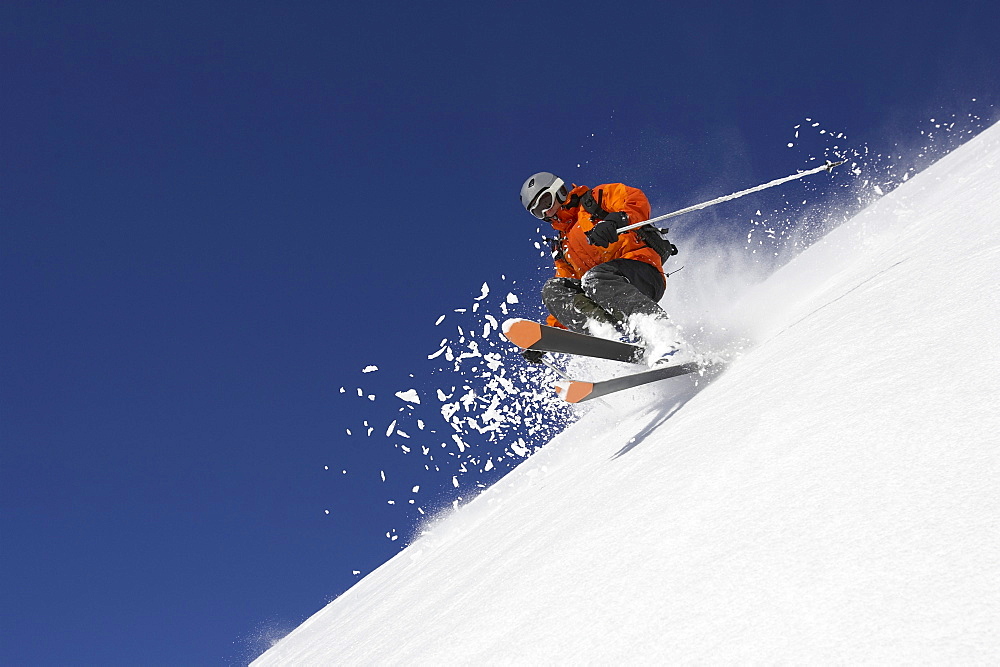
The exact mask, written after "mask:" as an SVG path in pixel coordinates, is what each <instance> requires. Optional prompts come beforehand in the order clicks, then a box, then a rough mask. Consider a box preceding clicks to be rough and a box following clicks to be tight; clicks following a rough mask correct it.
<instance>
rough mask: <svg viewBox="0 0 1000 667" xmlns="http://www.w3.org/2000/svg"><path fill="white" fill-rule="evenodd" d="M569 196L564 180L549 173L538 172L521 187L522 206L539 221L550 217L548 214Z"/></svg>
mask: <svg viewBox="0 0 1000 667" xmlns="http://www.w3.org/2000/svg"><path fill="white" fill-rule="evenodd" d="M567 196H569V193H568V192H567V191H566V184H565V183H563V180H562V179H561V178H559V177H557V176H556V175H555V174H551V173H549V172H547V171H540V172H538V173H537V174H535V175H534V176H532V177H531V178H529V179H528V180H526V181H525V182H524V185H522V186H521V205H522V206H524V208H525V209H527V211H528V212H529V213H531V215H533V216H535V217H536V218H538V219H539V220H545V219H546V218H548V217H550V216H548V215H547V214H548V213H550V212H552V209H553V208H554V207H555V206H556V205H558V204H562V203H563V202H564V201H566V197H567Z"/></svg>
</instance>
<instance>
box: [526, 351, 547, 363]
mask: <svg viewBox="0 0 1000 667" xmlns="http://www.w3.org/2000/svg"><path fill="white" fill-rule="evenodd" d="M521 356H522V357H524V358H525V360H527V362H528V363H530V364H540V363H542V359H543V358H544V357H545V353H544V352H542V351H541V350H522V351H521Z"/></svg>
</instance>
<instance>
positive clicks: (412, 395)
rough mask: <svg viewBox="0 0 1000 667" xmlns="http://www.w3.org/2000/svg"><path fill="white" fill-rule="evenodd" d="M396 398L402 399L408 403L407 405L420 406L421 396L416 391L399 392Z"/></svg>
mask: <svg viewBox="0 0 1000 667" xmlns="http://www.w3.org/2000/svg"><path fill="white" fill-rule="evenodd" d="M396 396H397V397H399V398H400V399H402V400H404V401H406V402H407V403H416V404H417V405H420V396H419V394H417V390H416V389H407V390H406V391H397V392H396Z"/></svg>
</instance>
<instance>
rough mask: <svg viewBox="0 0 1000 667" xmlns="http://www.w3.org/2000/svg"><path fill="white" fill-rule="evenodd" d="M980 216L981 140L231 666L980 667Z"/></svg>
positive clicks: (992, 424) (999, 172)
mask: <svg viewBox="0 0 1000 667" xmlns="http://www.w3.org/2000/svg"><path fill="white" fill-rule="evenodd" d="M998 212H1000V126H994V127H992V128H990V129H988V130H986V131H985V132H983V133H982V134H981V135H980V136H979V137H977V138H975V139H974V140H972V141H970V142H969V143H967V144H966V145H965V146H962V147H961V148H959V149H957V150H956V151H954V152H953V153H951V154H950V155H948V156H946V157H945V158H943V159H942V160H940V161H939V162H937V163H936V164H934V165H933V166H931V167H930V168H928V169H927V170H925V171H924V172H922V173H919V174H917V175H915V176H913V177H911V178H909V179H908V180H907V181H906V182H905V183H903V184H902V185H900V186H899V187H898V188H897V189H895V190H894V191H892V192H890V193H889V194H888V195H886V196H884V197H882V198H881V199H879V200H878V201H877V202H876V203H874V204H873V205H871V206H870V207H868V208H867V209H865V210H864V211H862V213H861V214H859V215H858V216H856V217H855V218H854V219H852V220H851V221H850V222H848V223H847V224H844V225H842V226H840V227H839V228H837V229H836V230H834V231H833V232H831V233H830V234H828V235H827V236H826V237H825V238H824V239H823V241H821V242H820V243H817V244H815V245H814V246H812V247H811V248H809V249H808V250H806V251H805V252H803V253H802V254H801V255H800V256H798V257H797V258H796V259H795V260H793V261H791V262H790V263H788V264H787V265H785V266H784V267H782V268H781V269H780V270H778V271H777V272H775V273H774V275H772V276H771V277H770V278H769V279H768V280H766V281H765V282H763V283H761V284H760V285H758V286H756V287H755V288H754V289H752V290H750V291H748V292H747V293H745V294H744V295H743V297H742V298H741V299H739V301H738V302H737V303H736V305H735V306H734V307H733V308H732V310H731V312H728V313H725V314H724V317H725V319H726V321H727V322H729V323H731V325H732V326H733V327H734V329H736V330H739V331H740V332H742V333H743V334H745V335H746V336H748V338H749V339H750V340H751V341H752V346H751V347H750V349H748V350H746V351H745V352H744V354H743V355H742V356H741V357H740V358H739V359H737V360H736V361H735V362H734V363H732V364H731V366H730V367H729V368H728V370H727V371H726V372H725V373H723V374H722V375H721V376H719V377H718V378H717V379H715V380H714V381H713V382H710V383H706V382H704V381H699V380H698V379H697V378H690V377H689V378H685V379H677V380H676V381H674V380H672V381H669V382H664V383H660V384H658V385H655V386H653V387H650V388H647V389H642V390H635V391H633V392H630V393H629V395H628V396H625V395H618V396H614V397H611V398H610V399H609V400H610V402H611V404H612V406H613V407H614V408H615V409H616V410H617V415H618V416H619V417H620V419H618V420H617V421H616V420H615V419H613V418H611V414H612V413H611V412H610V411H609V409H608V408H606V407H598V408H595V409H593V410H592V411H590V412H589V413H587V414H586V415H584V416H583V417H582V418H581V419H580V420H579V421H578V422H576V423H575V424H573V425H572V426H570V427H569V428H567V429H566V430H565V431H564V432H563V433H562V434H560V435H559V436H557V437H556V438H554V439H553V440H552V441H551V442H550V443H548V444H547V445H546V446H545V447H543V448H541V449H540V450H538V451H537V452H535V453H534V454H533V455H531V456H530V457H529V458H528V459H526V460H525V461H524V462H523V463H522V464H521V465H520V466H518V467H517V468H516V469H515V470H514V471H513V472H511V473H510V474H508V475H507V476H506V477H504V478H503V479H502V480H501V481H500V482H498V483H497V484H495V485H494V486H492V487H491V488H489V489H487V490H486V491H484V492H483V493H482V494H481V495H480V496H479V497H478V498H476V499H474V500H472V501H471V502H468V503H467V504H466V505H464V506H462V507H460V508H459V509H458V510H456V511H454V512H447V513H445V514H444V515H443V516H441V517H438V518H437V519H436V520H429V521H428V524H427V525H426V527H425V529H424V534H423V536H422V537H420V538H419V539H417V540H416V541H415V542H414V543H413V544H411V545H409V546H408V547H407V548H406V549H404V550H403V551H402V552H400V553H399V554H398V555H397V556H396V557H395V558H393V559H392V560H391V561H389V562H388V563H386V564H385V565H383V566H382V567H380V568H379V569H378V570H376V571H375V572H373V573H371V574H369V575H368V576H366V577H365V578H364V579H362V580H361V581H360V582H359V583H358V584H356V585H355V586H354V587H353V588H352V589H350V590H349V591H348V592H347V593H345V594H344V595H342V596H341V597H339V598H338V599H336V600H334V601H333V602H331V603H330V604H329V605H327V606H326V607H325V608H324V609H322V610H320V611H319V612H317V613H316V614H315V615H314V616H312V617H311V618H310V619H308V620H307V621H306V622H305V623H303V624H302V625H301V626H300V627H299V628H297V629H296V630H294V631H293V632H292V633H291V634H289V635H288V636H287V637H285V638H284V639H283V640H281V641H279V642H278V643H277V644H276V645H275V646H274V647H272V648H271V649H270V650H269V651H268V652H267V653H265V654H264V655H263V656H261V657H260V658H259V659H258V660H257V661H256V662H255V663H254V664H257V665H272V664H281V665H284V664H332V663H337V664H358V663H362V664H441V663H445V664H449V663H455V662H461V663H464V664H475V663H481V662H491V663H493V662H502V663H525V664H544V663H552V662H558V663H581V662H588V663H598V664H609V663H613V662H615V661H618V662H621V661H627V662H632V663H635V662H641V663H654V662H661V663H671V662H680V661H683V662H714V663H719V662H723V663H745V662H756V663H762V662H768V663H771V662H824V663H826V662H831V661H835V662H838V663H852V662H860V661H864V662H866V663H886V662H891V663H895V664H898V663H906V662H920V663H976V664H991V663H993V664H995V663H997V662H998V661H1000V638H998V637H1000V633H997V628H1000V536H998V529H1000V490H998V489H1000V484H998V473H1000V455H998V445H1000V410H998V409H997V403H998V401H1000V381H998V379H997V378H998V377H1000V350H998V346H997V334H996V325H997V322H998V321H1000V296H998V292H997V286H998V285H1000V225H998V224H997V221H998ZM443 396H444V395H443V394H441V393H440V391H439V398H441V400H442V401H443V400H445V399H444V398H442V397H443ZM519 445H520V446H521V447H525V448H527V445H526V443H523V442H519ZM383 479H384V476H383ZM453 479H454V484H455V485H456V486H458V484H459V479H458V478H457V477H455V478H453ZM463 488H466V487H465V485H463ZM386 535H387V537H389V538H390V539H393V540H394V539H396V537H398V536H397V535H396V534H395V533H394V532H389V533H387V534H386Z"/></svg>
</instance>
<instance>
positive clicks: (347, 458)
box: [0, 1, 1000, 665]
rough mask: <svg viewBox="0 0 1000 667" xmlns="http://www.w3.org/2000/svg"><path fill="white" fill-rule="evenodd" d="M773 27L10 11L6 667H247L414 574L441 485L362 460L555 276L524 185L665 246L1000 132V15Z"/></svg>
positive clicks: (901, 7) (651, 19)
mask: <svg viewBox="0 0 1000 667" xmlns="http://www.w3.org/2000/svg"><path fill="white" fill-rule="evenodd" d="M763 4H764V3H705V4H704V5H698V4H697V3H649V4H648V5H643V4H634V5H630V4H628V3H625V4H617V5H614V4H608V3H599V4H598V3H508V4H507V5H506V6H504V5H500V4H496V5H489V4H486V3H439V4H427V3H401V2H400V3H378V2H376V3H318V2H313V3H309V2H305V3H261V2H240V3H236V2H224V3H186V2H175V3H145V2H135V3H91V2H37V1H36V2H5V3H3V4H2V6H0V81H2V86H0V257H2V264H0V272H2V273H0V276H2V288H0V383H2V386H0V389H2V393H0V456H2V458H0V577H2V588H0V598H2V600H3V603H2V606H0V609H2V612H0V613H2V627H0V637H2V639H0V641H2V647H0V655H3V656H4V661H5V662H8V663H10V664H33V665H48V664H70V663H73V664H164V665H168V664H170V665H176V664H186V665H196V664H227V663H239V662H241V661H245V660H247V659H248V658H251V657H253V655H255V653H256V652H258V651H259V650H262V649H263V648H264V647H265V645H264V644H263V643H261V637H262V636H263V635H267V634H268V633H271V632H280V631H282V630H288V629H291V628H292V627H294V626H295V625H297V624H298V623H299V622H301V620H303V619H304V618H305V617H307V616H308V615H309V614H311V613H313V612H314V611H316V610H318V609H319V608H320V607H321V606H322V605H323V604H324V603H325V602H327V601H328V600H330V599H332V598H333V597H335V596H336V595H338V594H340V593H342V592H343V591H344V590H346V589H347V588H349V587H350V586H351V584H352V583H353V582H354V581H356V580H357V577H356V576H355V575H354V574H353V571H354V570H360V571H361V572H363V573H365V572H369V571H371V570H372V569H374V568H375V567H377V566H378V565H379V564H380V563H382V562H384V561H385V560H386V559H387V558H389V557H391V556H392V555H393V554H394V553H396V552H397V551H398V550H399V548H400V547H401V546H402V545H403V543H404V542H405V538H406V537H407V536H408V535H409V534H410V533H411V532H412V531H413V529H414V526H415V525H416V523H415V522H416V520H417V517H416V516H415V515H414V513H413V511H412V508H406V507H399V506H398V505H397V506H392V505H388V504H387V502H386V499H387V497H391V496H392V495H394V494H396V492H397V490H398V489H395V487H393V488H392V489H390V487H387V486H386V484H390V485H391V484H393V483H395V484H397V485H398V487H399V488H402V487H407V488H409V486H411V485H412V484H421V485H423V487H424V490H423V491H422V493H426V494H430V495H431V496H432V497H436V502H438V503H439V504H446V503H447V502H448V501H449V500H450V499H451V497H452V496H454V494H455V492H454V491H451V490H450V480H451V475H452V472H451V471H448V472H447V473H444V472H442V473H439V474H436V475H433V474H430V473H428V474H425V475H423V476H422V477H419V479H418V478H417V477H415V476H414V475H416V473H415V472H414V470H413V464H412V463H409V462H406V463H404V461H408V459H406V458H405V457H402V456H400V455H399V452H398V450H395V449H394V448H392V447H391V446H389V445H388V444H386V443H384V442H381V441H379V440H377V439H364V440H362V439H358V438H357V437H356V435H355V436H347V435H346V432H345V429H347V428H352V429H354V430H355V431H356V430H357V428H358V424H357V422H358V421H359V419H368V418H369V416H371V418H372V420H373V421H372V425H373V426H374V427H375V428H376V430H384V428H385V423H386V422H388V421H389V420H391V419H392V418H393V417H392V415H393V414H394V413H395V412H396V411H397V410H398V409H399V408H400V407H401V406H402V403H400V402H398V401H396V399H394V397H393V396H392V394H393V392H395V391H398V390H400V389H406V388H409V387H410V386H414V385H416V384H419V383H420V382H422V381H425V380H421V379H420V377H419V374H420V373H421V372H425V371H426V369H427V367H428V362H427V360H426V356H427V354H429V353H430V352H433V351H434V350H435V349H437V347H436V346H437V343H438V340H439V339H440V338H441V337H442V336H441V335H440V331H438V330H436V328H435V327H434V321H435V320H436V318H437V316H438V315H440V314H442V313H445V312H450V311H451V309H453V308H460V307H466V306H468V305H470V304H471V303H472V299H473V298H474V297H475V296H477V295H478V294H479V288H480V286H481V285H482V284H483V282H490V283H491V285H494V286H496V285H498V284H500V283H499V276H501V275H506V276H507V278H508V281H510V280H513V279H521V280H523V281H530V280H533V279H535V278H537V276H538V275H539V271H540V267H543V266H544V264H545V262H544V260H542V259H540V258H539V256H538V253H537V252H536V251H535V250H534V248H533V247H532V243H533V242H534V240H535V234H534V229H535V224H534V220H533V219H532V218H530V216H528V214H527V213H525V212H524V211H523V210H522V209H520V207H519V204H518V200H517V190H518V188H519V187H520V184H521V182H522V180H523V179H524V178H525V177H526V176H527V175H529V174H530V173H532V172H534V171H537V170H540V169H548V170H552V171H556V172H559V173H561V174H564V175H565V177H566V178H567V180H573V181H575V182H578V183H584V184H590V185H594V184H597V183H603V182H609V181H624V182H627V183H630V184H633V185H637V186H640V187H642V188H644V189H645V190H646V191H647V193H648V194H649V195H650V198H651V200H652V201H653V203H654V212H656V213H664V212H667V211H668V210H671V209H672V208H679V207H681V206H685V205H688V204H692V203H696V202H697V201H700V200H701V199H703V198H704V195H706V194H708V195H709V196H715V195H721V194H726V193H728V192H732V191H734V190H738V189H741V188H744V187H747V186H750V185H755V184H757V183H759V182H762V181H765V180H770V179H772V178H776V177H778V176H782V175H785V174H787V173H791V172H792V171H794V170H795V169H797V168H800V167H801V166H802V161H803V159H804V158H805V156H806V154H805V153H802V152H798V151H797V150H795V149H791V150H790V149H788V148H787V146H786V144H787V143H788V142H789V141H790V140H791V136H792V132H793V130H792V128H793V127H794V126H795V125H796V124H799V123H802V122H803V119H804V118H806V117H812V118H815V119H817V120H820V121H822V123H823V125H824V127H830V128H836V129H838V130H840V131H844V132H846V133H847V134H848V135H849V137H850V138H851V140H852V143H853V145H862V144H868V145H870V146H871V147H873V149H875V150H878V151H889V150H891V149H892V144H893V143H894V142H897V141H904V142H905V141H912V140H914V138H915V135H916V134H917V132H918V129H919V128H924V127H926V126H927V122H928V119H929V118H932V117H935V116H937V117H942V116H944V117H949V116H951V115H956V116H958V117H965V116H967V115H968V114H969V113H975V114H977V115H979V116H980V117H983V118H986V119H987V120H990V119H994V118H996V106H995V105H997V104H998V103H1000V83H998V81H1000V67H998V65H997V63H1000V46H998V42H997V40H996V35H995V26H996V25H997V24H998V19H1000V11H998V9H997V8H996V4H995V3H992V2H985V1H984V2H957V3H952V4H951V5H945V4H941V3H929V2H888V3H877V2H876V3H768V4H767V5H766V6H762V5H763ZM696 5H697V6H696ZM973 98H975V100H976V101H975V102H972V99H973ZM592 134H593V135H594V136H591V135H592ZM578 164H580V165H581V166H580V167H577V165H578ZM721 214H722V215H725V211H722V212H721ZM706 219H707V218H706ZM713 219H715V218H713ZM946 233H947V230H942V234H946ZM536 306H537V304H525V307H526V308H527V309H528V310H529V311H530V310H531V309H533V308H535V307H536ZM536 312H537V311H536ZM368 364H376V365H378V366H379V367H380V370H379V371H378V372H377V373H371V374H362V373H361V372H360V371H361V369H362V368H363V367H364V366H366V365H368ZM410 374H414V375H415V376H417V377H415V378H410V377H409V375H410ZM435 381H437V382H440V383H445V382H447V381H448V379H447V378H446V377H445V378H442V377H441V376H438V377H437V378H436V379H435ZM341 386H346V387H347V388H348V389H349V390H350V391H354V389H355V388H356V387H364V389H365V392H369V391H370V392H373V393H375V394H377V395H378V396H379V399H378V401H376V402H369V401H367V399H365V398H362V399H358V400H357V401H350V400H347V398H345V396H344V395H341V394H340V393H339V388H340V387H341ZM428 386H430V385H428ZM355 398H356V397H355ZM393 401H396V402H395V403H394V402H393ZM324 466H329V467H330V468H331V470H324ZM342 469H347V470H348V471H349V474H347V475H342V474H340V476H339V477H338V476H336V475H334V474H333V473H339V472H340V470H342ZM381 470H385V471H387V473H388V477H389V479H390V482H387V483H383V482H382V481H381V480H380V479H379V476H380V472H379V471H381ZM420 470H422V468H421V469H420ZM499 472H502V471H497V474H499ZM397 480H398V481H397ZM434 494H437V495H436V496H434ZM449 494H450V495H449ZM433 504H434V502H433V501H432V502H431V505H433ZM328 509H329V510H331V513H330V514H326V513H325V510H328ZM391 527H396V528H397V529H398V531H399V534H400V535H401V539H400V540H397V541H390V540H388V539H386V537H385V534H384V533H385V532H386V530H388V529H389V528H391Z"/></svg>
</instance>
